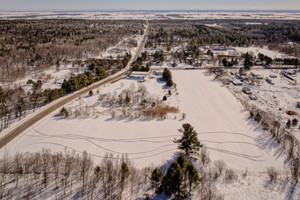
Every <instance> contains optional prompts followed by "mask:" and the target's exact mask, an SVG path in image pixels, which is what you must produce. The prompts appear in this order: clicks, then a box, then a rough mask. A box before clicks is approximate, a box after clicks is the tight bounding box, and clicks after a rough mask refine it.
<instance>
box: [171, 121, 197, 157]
mask: <svg viewBox="0 0 300 200" xmlns="http://www.w3.org/2000/svg"><path fill="white" fill-rule="evenodd" d="M178 131H179V132H181V133H183V135H182V138H181V139H178V140H176V139H175V140H174V143H178V148H179V149H181V150H183V151H184V153H185V155H186V156H191V155H195V154H198V151H199V150H200V147H202V144H201V143H200V142H199V140H198V137H197V132H196V131H195V130H194V127H192V126H191V125H190V124H188V123H186V124H183V125H182V129H179V130H178Z"/></svg>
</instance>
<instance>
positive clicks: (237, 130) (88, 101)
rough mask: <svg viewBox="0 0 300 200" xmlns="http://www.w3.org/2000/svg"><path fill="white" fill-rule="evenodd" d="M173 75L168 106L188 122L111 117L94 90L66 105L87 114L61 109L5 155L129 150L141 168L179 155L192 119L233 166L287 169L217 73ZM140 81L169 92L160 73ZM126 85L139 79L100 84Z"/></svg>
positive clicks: (158, 92) (215, 155)
mask: <svg viewBox="0 0 300 200" xmlns="http://www.w3.org/2000/svg"><path fill="white" fill-rule="evenodd" d="M173 76H174V81H175V83H176V84H177V89H178V91H177V92H178V94H177V95H176V91H172V93H173V94H172V96H171V97H170V98H169V99H168V100H167V104H170V105H171V106H175V107H178V108H179V110H180V113H186V116H187V117H186V118H185V119H184V120H183V119H182V118H181V117H180V116H179V115H180V114H178V116H176V115H175V116H172V117H167V119H164V120H163V119H152V120H150V119H142V118H137V119H135V118H133V119H128V118H112V117H111V114H110V113H109V112H105V107H102V106H101V101H100V102H99V100H98V99H99V98H98V95H96V93H97V91H94V94H95V95H94V96H92V97H88V96H84V97H82V98H81V99H78V100H76V101H74V102H72V103H70V104H69V105H68V106H67V108H68V109H71V108H75V107H77V108H78V109H79V110H80V109H81V110H82V112H83V111H84V110H85V109H86V112H87V113H89V114H88V115H85V116H83V115H80V116H79V117H73V118H72V117H71V118H69V119H63V118H60V117H57V116H56V115H57V114H58V112H59V111H55V112H53V114H52V115H50V116H48V117H46V118H45V119H43V120H41V121H40V122H39V123H38V124H36V125H34V126H33V127H32V128H30V129H29V130H27V131H25V132H24V133H23V134H22V135H20V136H19V137H18V138H17V139H15V140H14V141H12V142H11V143H10V144H9V145H7V147H6V148H4V149H2V151H1V153H2V154H3V153H4V151H6V152H7V153H9V154H14V153H16V152H18V151H19V152H26V151H29V152H35V151H40V150H41V149H42V148H49V149H51V150H52V151H63V150H64V149H65V148H68V149H73V150H75V151H77V152H83V151H84V150H86V151H87V152H88V153H90V154H91V155H92V156H93V157H94V158H95V160H96V161H97V160H100V158H102V157H103V156H104V155H105V154H106V153H114V154H115V155H119V156H122V154H127V156H128V157H129V158H130V159H132V160H133V161H134V163H135V165H137V166H139V167H144V166H147V165H151V164H153V165H160V164H165V163H166V162H169V161H170V160H172V159H173V157H174V156H175V155H176V153H177V152H178V150H177V148H176V145H175V144H174V143H173V139H174V138H178V137H180V133H179V132H178V131H177V129H179V128H181V125H182V124H183V123H190V124H192V125H193V126H194V127H195V129H196V130H197V132H198V134H199V139H200V141H201V142H202V143H204V144H205V148H207V149H208V150H209V153H210V156H211V158H212V160H219V159H221V160H225V161H226V163H227V164H228V166H229V167H231V168H236V169H241V170H243V169H245V168H248V169H249V170H251V171H264V170H265V169H266V168H267V167H270V166H274V167H276V168H278V169H283V168H284V165H285V164H284V161H285V159H286V156H285V154H284V153H283V152H282V150H281V149H280V148H279V147H278V146H276V145H274V144H272V145H270V143H269V142H270V139H269V137H268V136H267V135H266V134H264V133H263V132H262V131H261V129H260V128H258V127H257V126H256V125H255V123H254V122H253V121H251V120H249V119H248V115H249V114H248V113H247V112H246V111H245V110H244V109H243V107H242V105H241V104H240V103H239V102H238V101H237V100H236V98H235V97H234V96H233V95H232V94H231V93H230V92H229V91H228V90H227V89H226V88H224V87H222V86H221V84H220V83H219V82H215V81H213V77H211V76H207V75H206V74H205V73H204V72H203V71H192V72H191V71H174V72H173ZM142 84H144V85H145V86H146V88H147V90H148V91H149V94H150V95H151V96H152V97H153V96H155V97H156V98H158V99H162V97H163V96H164V95H166V94H167V90H166V89H165V86H164V83H163V82H161V81H159V77H156V76H152V79H151V78H150V79H148V80H147V81H146V82H145V83H142ZM134 85H135V86H134ZM128 87H129V88H130V87H131V89H133V88H138V87H139V86H138V85H137V81H136V80H122V81H121V82H116V83H113V84H111V85H107V86H106V87H104V88H99V93H101V94H102V93H103V94H104V93H107V92H109V91H115V92H116V93H118V92H120V91H122V90H123V89H125V88H128ZM110 93H111V92H110ZM88 105H93V106H94V108H96V110H99V113H92V110H95V109H94V108H93V109H91V108H90V106H88ZM89 109H90V110H91V111H89Z"/></svg>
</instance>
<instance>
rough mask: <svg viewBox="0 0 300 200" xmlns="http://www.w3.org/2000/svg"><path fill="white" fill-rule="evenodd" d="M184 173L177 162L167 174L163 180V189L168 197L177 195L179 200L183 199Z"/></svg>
mask: <svg viewBox="0 0 300 200" xmlns="http://www.w3.org/2000/svg"><path fill="white" fill-rule="evenodd" d="M182 181H183V173H182V170H181V167H180V166H179V164H178V163H177V161H176V160H175V161H174V162H173V163H172V164H171V165H170V167H169V168H168V171H167V174H166V175H165V176H164V178H163V187H164V190H165V193H166V195H175V196H176V197H177V198H183V196H184V191H183V188H182Z"/></svg>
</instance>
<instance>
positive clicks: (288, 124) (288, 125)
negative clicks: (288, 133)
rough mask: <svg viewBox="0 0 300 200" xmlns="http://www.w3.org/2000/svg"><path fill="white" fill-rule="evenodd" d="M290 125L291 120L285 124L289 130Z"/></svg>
mask: <svg viewBox="0 0 300 200" xmlns="http://www.w3.org/2000/svg"><path fill="white" fill-rule="evenodd" d="M291 123H292V122H291V120H288V121H287V122H286V127H287V128H291Z"/></svg>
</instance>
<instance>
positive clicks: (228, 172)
mask: <svg viewBox="0 0 300 200" xmlns="http://www.w3.org/2000/svg"><path fill="white" fill-rule="evenodd" d="M236 178H237V175H236V173H235V172H234V171H233V170H232V169H226V171H225V180H227V181H232V180H235V179H236Z"/></svg>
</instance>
